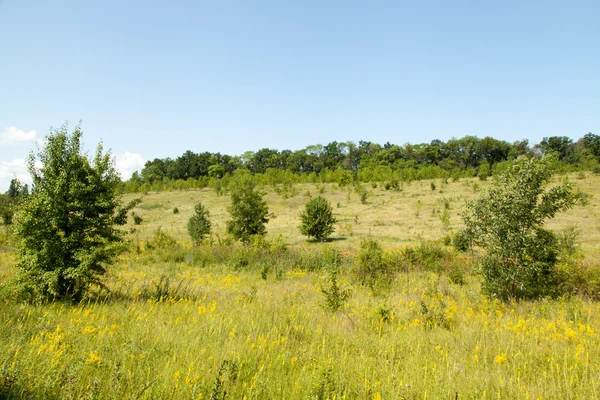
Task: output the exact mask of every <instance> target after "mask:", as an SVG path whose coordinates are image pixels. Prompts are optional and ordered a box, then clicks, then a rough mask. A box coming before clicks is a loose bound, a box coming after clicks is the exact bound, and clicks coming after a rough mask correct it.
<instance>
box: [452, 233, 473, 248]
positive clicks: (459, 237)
mask: <svg viewBox="0 0 600 400" xmlns="http://www.w3.org/2000/svg"><path fill="white" fill-rule="evenodd" d="M452 246H453V247H454V248H455V249H456V250H458V251H463V252H464V251H468V250H469V249H470V248H471V238H470V236H469V233H468V232H467V231H466V230H465V229H461V230H459V231H458V232H456V234H455V235H454V236H453V237H452Z"/></svg>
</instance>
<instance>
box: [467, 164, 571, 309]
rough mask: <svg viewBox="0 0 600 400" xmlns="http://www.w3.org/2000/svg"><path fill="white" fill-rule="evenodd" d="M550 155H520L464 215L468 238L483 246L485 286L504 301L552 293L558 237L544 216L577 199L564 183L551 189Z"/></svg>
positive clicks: (472, 203) (486, 289)
mask: <svg viewBox="0 0 600 400" xmlns="http://www.w3.org/2000/svg"><path fill="white" fill-rule="evenodd" d="M553 161H554V160H553V159H552V158H549V157H544V158H541V159H539V158H532V159H519V160H517V161H515V163H514V164H513V165H512V166H511V167H510V168H508V170H506V171H505V172H504V173H503V174H501V175H500V176H499V177H497V178H495V179H494V183H493V186H492V187H491V188H490V189H488V190H487V191H486V192H485V193H483V194H482V195H481V196H480V197H479V198H478V199H476V200H475V201H470V202H468V203H467V208H466V210H465V211H464V213H463V214H462V218H463V221H464V223H465V225H466V232H467V234H468V236H469V238H470V239H471V242H472V243H473V244H474V245H476V246H479V247H481V248H482V249H484V250H485V255H484V256H483V258H482V259H481V268H482V272H483V278H484V280H483V290H484V292H486V293H487V294H489V295H490V296H494V297H498V298H500V299H503V300H508V299H520V298H535V297H539V296H543V295H546V294H551V293H552V291H553V289H554V286H555V271H554V265H555V263H556V260H557V240H556V236H555V235H554V233H552V232H551V231H549V230H546V229H544V223H545V222H546V220H548V219H550V218H553V217H554V216H555V215H556V213H558V212H560V211H564V210H567V209H569V208H571V207H572V206H573V205H574V204H575V203H576V200H577V199H576V197H575V196H574V194H573V190H572V187H571V185H570V184H568V183H567V182H563V183H562V184H561V185H557V186H554V187H552V188H550V189H549V190H546V189H545V186H546V184H547V183H548V181H549V180H550V178H551V177H552V170H551V165H552V163H553Z"/></svg>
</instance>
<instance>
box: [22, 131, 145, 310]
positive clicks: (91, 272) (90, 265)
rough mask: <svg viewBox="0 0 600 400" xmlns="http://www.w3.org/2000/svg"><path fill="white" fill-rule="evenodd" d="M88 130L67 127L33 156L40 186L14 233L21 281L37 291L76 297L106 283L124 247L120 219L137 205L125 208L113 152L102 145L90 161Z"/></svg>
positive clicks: (35, 183)
mask: <svg viewBox="0 0 600 400" xmlns="http://www.w3.org/2000/svg"><path fill="white" fill-rule="evenodd" d="M81 136H82V131H81V129H80V127H76V128H75V130H74V131H73V133H72V134H70V135H69V134H68V132H67V128H66V126H65V127H62V128H61V129H58V130H56V131H55V132H52V133H51V134H50V135H48V136H47V138H46V144H45V146H44V148H42V149H41V150H39V152H38V154H37V155H36V154H34V153H32V154H31V155H30V157H29V160H28V161H29V164H28V166H29V173H30V174H31V177H32V178H33V186H32V193H31V195H30V196H29V197H28V198H27V199H26V201H25V202H24V203H23V204H22V205H21V206H20V207H19V210H18V213H17V215H16V223H15V230H14V232H15V235H16V237H17V239H18V247H19V253H18V261H17V267H18V269H19V282H20V284H21V286H20V287H21V289H24V290H25V292H26V293H28V294H29V295H31V296H32V297H35V298H41V299H64V298H70V299H74V300H76V299H79V298H81V297H82V296H83V294H85V292H86V291H87V289H88V288H89V287H90V285H93V284H100V283H101V282H100V277H101V276H102V275H103V274H104V273H105V271H106V270H105V266H106V265H107V264H109V263H111V262H112V261H113V260H114V258H115V256H116V255H117V254H118V252H119V250H120V248H121V247H120V244H121V241H122V235H121V231H120V230H118V229H117V228H116V227H115V225H119V224H124V223H125V222H126V213H127V211H128V209H130V208H132V207H133V206H134V205H135V204H136V202H133V203H131V204H129V205H128V207H125V208H120V202H119V201H118V199H117V188H118V185H119V181H120V179H119V174H118V173H117V171H116V170H115V168H114V165H113V162H112V160H111V157H110V154H109V153H103V149H102V145H99V146H98V148H97V150H96V155H95V157H94V158H93V160H92V161H90V160H89V159H88V157H87V155H86V154H85V153H83V150H82V148H81ZM38 162H39V164H40V165H41V166H38Z"/></svg>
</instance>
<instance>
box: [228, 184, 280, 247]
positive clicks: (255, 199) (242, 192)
mask: <svg viewBox="0 0 600 400" xmlns="http://www.w3.org/2000/svg"><path fill="white" fill-rule="evenodd" d="M228 211H229V214H230V217H231V218H230V220H229V221H227V233H229V234H231V235H232V236H233V237H235V238H236V239H239V240H241V241H242V242H245V243H246V242H248V241H250V238H251V237H252V236H264V235H266V233H267V230H266V227H265V225H266V224H267V223H268V222H269V217H271V214H269V208H268V207H267V203H266V202H265V201H264V200H263V194H262V193H261V192H259V191H257V190H255V188H254V184H253V183H252V177H251V176H249V175H247V174H240V175H238V176H237V177H236V179H234V180H233V181H232V183H231V206H230V207H229V208H228Z"/></svg>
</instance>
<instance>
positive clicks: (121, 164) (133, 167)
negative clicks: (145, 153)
mask: <svg viewBox="0 0 600 400" xmlns="http://www.w3.org/2000/svg"><path fill="white" fill-rule="evenodd" d="M145 163H146V160H145V159H144V158H143V157H142V156H141V155H140V154H139V153H130V152H128V151H126V152H125V153H123V154H121V155H119V156H117V157H116V167H117V171H119V173H120V174H121V178H123V179H124V180H127V179H129V178H131V174H133V173H134V172H135V171H139V170H140V169H142V168H143V167H144V164H145Z"/></svg>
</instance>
